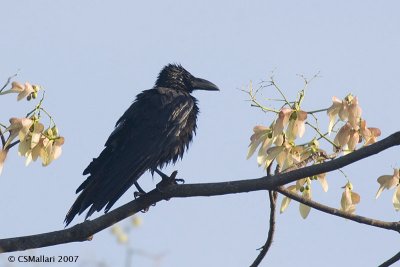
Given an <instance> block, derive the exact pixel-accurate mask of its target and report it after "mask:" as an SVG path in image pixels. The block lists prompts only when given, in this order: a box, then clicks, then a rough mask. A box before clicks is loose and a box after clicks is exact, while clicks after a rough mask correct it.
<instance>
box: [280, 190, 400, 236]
mask: <svg viewBox="0 0 400 267" xmlns="http://www.w3.org/2000/svg"><path fill="white" fill-rule="evenodd" d="M276 191H278V192H279V193H281V194H282V195H285V196H287V197H288V198H291V199H293V200H296V201H298V202H300V203H303V204H305V205H307V206H309V207H311V208H314V209H316V210H319V211H322V212H325V213H328V214H331V215H334V216H338V217H342V218H345V219H348V220H351V221H354V222H358V223H362V224H366V225H369V226H375V227H378V228H383V229H387V230H394V231H397V232H399V233H400V222H384V221H380V220H375V219H371V218H367V217H364V216H360V215H355V214H351V213H349V212H344V211H341V210H338V209H335V208H332V207H328V206H325V205H323V204H321V203H318V202H315V201H313V200H311V199H306V198H304V197H302V196H300V195H298V194H296V193H292V192H290V191H289V190H287V189H286V188H284V187H282V186H280V187H278V188H277V189H276Z"/></svg>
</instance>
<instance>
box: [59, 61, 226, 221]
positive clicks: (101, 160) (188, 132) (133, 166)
mask: <svg viewBox="0 0 400 267" xmlns="http://www.w3.org/2000/svg"><path fill="white" fill-rule="evenodd" d="M193 90H209V91H217V90H219V89H218V87H217V86H216V85H215V84H213V83H211V82H209V81H207V80H204V79H200V78H196V77H194V76H193V75H191V74H190V73H189V72H188V71H187V70H185V69H184V68H183V67H182V66H180V65H175V64H170V65H167V66H165V67H164V68H163V69H162V70H161V72H160V74H159V75H158V78H157V81H156V83H155V85H154V87H153V89H150V90H145V91H143V92H142V93H140V94H139V95H137V97H136V100H135V101H134V102H133V103H132V105H131V106H130V107H129V108H128V110H127V111H125V113H124V114H123V115H122V117H121V118H120V119H119V120H118V121H117V124H116V126H115V129H114V131H113V132H112V133H111V135H110V137H109V138H108V140H107V142H106V144H105V148H104V150H103V151H102V152H101V153H100V155H99V156H98V157H97V158H95V159H93V161H92V162H91V163H90V164H89V166H87V168H86V169H85V170H84V171H83V174H84V175H86V174H90V175H89V176H88V178H87V179H86V180H85V181H84V182H83V183H82V184H81V185H80V186H79V187H78V189H77V190H76V193H78V192H81V191H82V192H81V193H80V195H79V196H78V198H77V199H76V200H75V202H74V204H73V205H72V207H71V209H70V210H69V211H68V213H67V215H66V217H65V223H66V225H68V224H69V223H70V222H71V221H72V220H73V218H74V217H75V215H76V214H81V213H82V212H83V211H85V210H86V209H87V208H89V207H90V209H89V211H88V213H87V214H86V219H87V218H88V217H89V216H90V215H92V214H93V212H95V211H100V210H102V209H103V208H104V207H105V212H107V211H108V210H109V209H110V208H111V207H112V206H113V205H114V203H115V202H116V201H117V200H118V199H119V198H120V197H121V196H122V195H123V194H124V193H125V192H126V190H128V188H130V187H131V186H132V185H133V184H135V185H136V187H137V188H138V190H139V191H141V188H140V186H139V185H138V184H137V180H138V179H139V177H140V176H141V175H142V174H143V173H144V172H146V171H147V170H150V171H151V172H154V171H156V172H159V171H158V169H157V168H162V167H163V166H164V165H166V164H168V163H170V162H171V161H172V162H173V163H175V162H176V161H177V159H178V158H182V155H183V152H184V151H185V149H187V148H188V146H189V143H190V142H191V141H192V138H193V134H195V133H196V120H197V114H198V113H199V108H198V107H197V99H196V98H194V97H193V96H191V95H190V93H192V92H193Z"/></svg>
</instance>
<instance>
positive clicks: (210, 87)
mask: <svg viewBox="0 0 400 267" xmlns="http://www.w3.org/2000/svg"><path fill="white" fill-rule="evenodd" d="M192 87H193V90H206V91H219V88H218V87H217V86H216V85H215V84H213V83H212V82H209V81H207V80H204V79H201V78H194V80H193V81H192Z"/></svg>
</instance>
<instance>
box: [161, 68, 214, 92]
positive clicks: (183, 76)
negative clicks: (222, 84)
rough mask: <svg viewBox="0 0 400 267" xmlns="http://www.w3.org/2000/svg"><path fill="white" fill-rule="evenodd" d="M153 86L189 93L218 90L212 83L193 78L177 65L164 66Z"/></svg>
mask: <svg viewBox="0 0 400 267" xmlns="http://www.w3.org/2000/svg"><path fill="white" fill-rule="evenodd" d="M155 86H156V87H167V88H173V89H176V90H182V91H187V92H189V93H191V92H192V91H193V90H208V91H218V90H219V89H218V87H217V86H216V85H215V84H213V83H212V82H209V81H207V80H204V79H201V78H196V77H194V76H193V75H192V74H190V72H188V71H187V70H185V69H184V68H183V67H182V66H181V65H177V64H169V65H167V66H165V67H164V68H163V69H162V70H161V72H160V74H159V75H158V78H157V81H156V85H155Z"/></svg>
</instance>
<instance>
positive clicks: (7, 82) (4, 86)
mask: <svg viewBox="0 0 400 267" xmlns="http://www.w3.org/2000/svg"><path fill="white" fill-rule="evenodd" d="M17 75H18V72H17V73H15V74H14V75H12V76H10V77H8V79H7V81H6V83H5V84H4V85H3V87H1V89H0V93H1V92H3V90H4V89H5V88H6V87H7V85H9V84H10V82H11V79H12V78H14V77H16V76H17Z"/></svg>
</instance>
